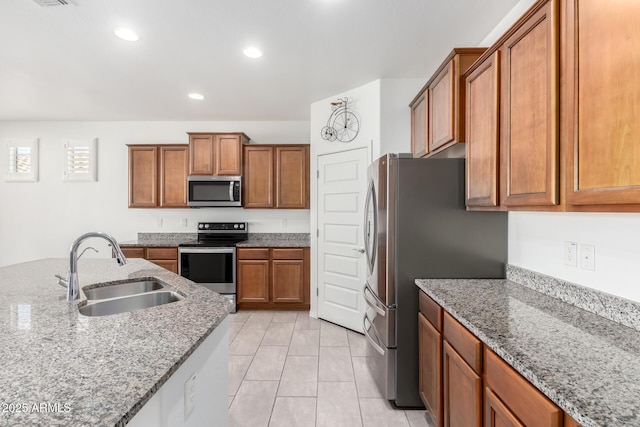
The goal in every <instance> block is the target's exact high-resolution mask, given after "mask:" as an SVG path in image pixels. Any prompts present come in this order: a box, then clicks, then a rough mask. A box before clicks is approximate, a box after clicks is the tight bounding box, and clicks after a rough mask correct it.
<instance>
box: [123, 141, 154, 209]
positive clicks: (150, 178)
mask: <svg viewBox="0 0 640 427" xmlns="http://www.w3.org/2000/svg"><path fill="white" fill-rule="evenodd" d="M156 206H158V147H157V146H130V147H129V207H130V208H150V207H156Z"/></svg>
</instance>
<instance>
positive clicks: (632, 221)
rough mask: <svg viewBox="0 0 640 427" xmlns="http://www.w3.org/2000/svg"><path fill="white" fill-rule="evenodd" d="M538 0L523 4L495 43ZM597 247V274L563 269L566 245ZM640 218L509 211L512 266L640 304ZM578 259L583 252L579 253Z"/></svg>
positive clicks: (488, 41) (495, 35)
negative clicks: (581, 244)
mask: <svg viewBox="0 0 640 427" xmlns="http://www.w3.org/2000/svg"><path fill="white" fill-rule="evenodd" d="M534 2H535V0H521V1H520V2H518V4H516V5H515V7H514V8H513V10H512V11H511V12H509V14H507V16H505V18H504V19H503V20H502V21H501V22H500V23H499V24H498V25H497V26H496V28H495V29H494V30H493V31H491V33H489V34H488V35H487V37H486V38H485V39H484V40H483V41H482V42H481V43H480V44H481V45H482V46H490V45H491V44H493V43H494V42H495V41H496V40H497V39H498V38H499V37H500V36H501V35H502V34H503V33H504V32H505V31H506V30H507V29H508V28H509V27H510V26H511V25H512V24H513V23H514V22H515V21H516V20H517V19H518V18H519V17H520V16H521V15H522V14H523V13H524V12H525V11H526V10H527V9H528V8H529V7H530V6H531V5H532V4H533V3H534ZM565 241H571V242H577V243H578V244H580V243H584V244H592V245H595V247H596V249H595V253H596V255H595V264H596V268H595V271H589V270H583V269H581V268H580V267H569V266H566V265H564V257H563V251H564V242H565ZM638 242H640V214H616V213H556V212H548V213H540V212H509V255H508V256H509V263H510V264H513V265H517V266H519V267H523V268H527V269H529V270H533V271H537V272H540V273H543V274H547V275H549V276H554V277H557V278H560V279H564V280H568V281H570V282H574V283H578V284H580V285H584V286H587V287H590V288H593V289H597V290H600V291H603V292H607V293H610V294H614V295H617V296H621V297H624V298H628V299H631V300H634V301H639V302H640V279H639V278H638V277H640V262H639V261H640V244H638ZM578 255H579V254H578Z"/></svg>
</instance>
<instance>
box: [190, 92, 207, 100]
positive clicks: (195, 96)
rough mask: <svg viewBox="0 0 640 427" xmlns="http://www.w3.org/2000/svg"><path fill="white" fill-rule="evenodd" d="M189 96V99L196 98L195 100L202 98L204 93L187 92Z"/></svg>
mask: <svg viewBox="0 0 640 427" xmlns="http://www.w3.org/2000/svg"><path fill="white" fill-rule="evenodd" d="M189 98H191V99H197V100H199V101H200V100H203V99H204V95H200V94H199V93H190V94H189Z"/></svg>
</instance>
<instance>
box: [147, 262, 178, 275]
mask: <svg viewBox="0 0 640 427" xmlns="http://www.w3.org/2000/svg"><path fill="white" fill-rule="evenodd" d="M149 262H152V263H154V264H155V265H157V266H159V267H162V268H164V269H167V270H169V271H171V272H173V273H176V274H178V261H171V260H166V259H150V260H149Z"/></svg>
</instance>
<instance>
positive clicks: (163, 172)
mask: <svg viewBox="0 0 640 427" xmlns="http://www.w3.org/2000/svg"><path fill="white" fill-rule="evenodd" d="M128 148H129V207H130V208H157V207H161V208H186V207H187V171H188V164H189V163H188V162H189V158H188V157H189V156H188V154H189V151H188V146H187V145H186V144H185V145H128Z"/></svg>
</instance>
